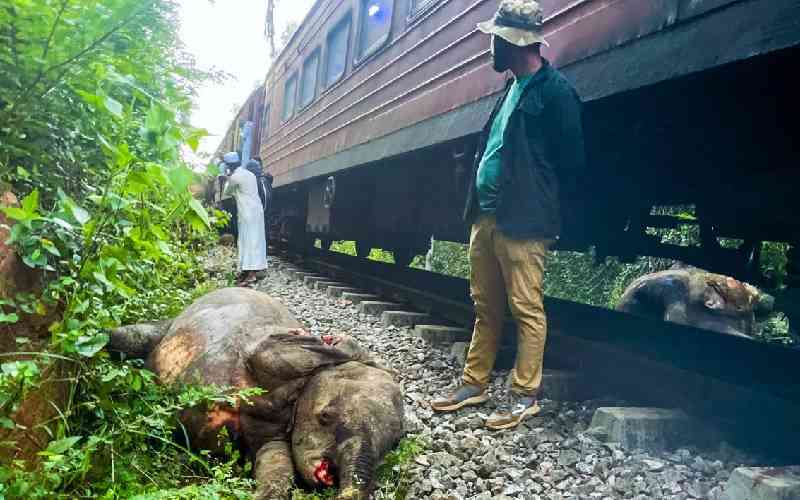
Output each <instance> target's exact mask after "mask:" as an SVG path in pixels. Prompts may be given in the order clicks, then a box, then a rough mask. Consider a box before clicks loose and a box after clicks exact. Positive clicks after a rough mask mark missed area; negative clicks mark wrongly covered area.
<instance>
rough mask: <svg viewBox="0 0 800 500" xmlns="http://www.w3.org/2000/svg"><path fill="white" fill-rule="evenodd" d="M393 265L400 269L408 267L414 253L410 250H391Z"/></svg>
mask: <svg viewBox="0 0 800 500" xmlns="http://www.w3.org/2000/svg"><path fill="white" fill-rule="evenodd" d="M392 255H393V256H394V263H395V264H397V265H398V266H400V267H408V265H409V264H411V261H412V260H414V251H413V250H412V249H410V248H396V249H393V250H392Z"/></svg>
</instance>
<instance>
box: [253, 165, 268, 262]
mask: <svg viewBox="0 0 800 500" xmlns="http://www.w3.org/2000/svg"><path fill="white" fill-rule="evenodd" d="M247 170H249V171H250V172H252V173H253V175H255V176H256V179H257V180H258V197H259V198H261V206H262V207H264V231H265V234H266V236H267V243H269V210H270V206H271V204H272V175H271V174H269V173H267V174H265V173H264V168H263V166H262V164H261V158H259V157H257V156H256V157H254V158H253V159H252V160H250V161H249V162H248V163H247ZM267 248H268V249H269V244H268V245H267Z"/></svg>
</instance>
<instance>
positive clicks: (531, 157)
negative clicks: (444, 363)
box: [431, 0, 585, 430]
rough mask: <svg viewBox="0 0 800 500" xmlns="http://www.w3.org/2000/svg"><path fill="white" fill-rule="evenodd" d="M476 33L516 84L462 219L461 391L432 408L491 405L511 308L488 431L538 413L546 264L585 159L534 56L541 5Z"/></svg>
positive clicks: (570, 108) (576, 110) (577, 109)
mask: <svg viewBox="0 0 800 500" xmlns="http://www.w3.org/2000/svg"><path fill="white" fill-rule="evenodd" d="M478 28H479V29H480V30H481V31H482V32H484V33H487V34H489V35H491V37H492V38H491V47H492V58H493V65H494V69H495V70H496V71H498V72H506V71H510V72H511V73H512V74H513V77H514V78H513V79H511V80H509V82H508V85H507V87H506V92H505V96H504V97H503V98H502V99H501V100H500V101H498V103H497V105H496V106H495V109H494V112H493V113H492V116H491V118H490V119H489V122H488V123H487V124H486V127H484V129H483V134H482V135H481V138H480V142H479V148H478V154H477V155H476V158H475V159H476V161H475V166H474V170H473V175H472V181H471V188H470V191H469V195H468V197H467V206H466V210H465V214H464V219H465V221H466V222H468V223H470V224H472V231H471V234H470V249H469V256H470V264H471V267H472V274H471V276H470V289H471V295H472V299H473V301H474V302H475V314H476V319H475V329H474V332H473V335H472V343H471V345H470V347H469V354H468V355H467V361H466V366H465V367H464V373H463V377H462V383H461V384H460V386H459V387H458V388H457V389H456V390H455V391H454V392H453V393H452V394H450V395H448V396H447V397H444V398H442V399H438V400H435V401H433V402H432V403H431V406H432V407H433V409H434V410H436V411H455V410H458V409H459V408H462V407H464V406H467V405H476V404H480V403H483V402H485V401H487V400H488V399H489V395H488V393H487V386H488V385H489V377H490V373H491V371H492V368H493V367H494V363H495V358H496V356H497V349H498V343H499V340H500V337H501V334H502V330H503V317H504V315H505V309H506V303H507V304H508V305H509V307H510V309H511V313H512V315H513V316H514V319H515V320H516V323H517V332H518V336H517V359H516V364H515V366H514V370H513V372H512V381H513V383H512V387H511V390H510V391H509V393H508V394H507V397H506V398H505V401H504V402H503V404H501V405H500V406H499V408H498V410H497V411H496V412H494V413H493V414H492V415H491V416H490V417H489V419H488V420H487V421H486V426H487V427H488V428H490V429H495V430H496V429H506V428H511V427H515V426H517V425H518V424H519V423H520V422H521V421H522V420H524V419H525V418H527V417H530V416H532V415H536V414H537V413H538V412H539V410H540V408H539V406H538V404H537V394H538V391H539V387H540V385H541V383H542V358H543V354H544V345H545V338H546V334H547V322H546V318H545V314H544V306H543V292H542V278H543V274H544V261H545V254H546V253H547V250H548V248H549V247H550V245H551V244H552V243H553V242H554V240H556V239H558V237H559V235H560V233H561V200H562V199H575V197H576V195H577V194H578V193H577V190H576V185H577V182H576V180H577V178H578V176H580V175H581V174H582V170H583V168H584V166H585V157H584V154H585V153H584V145H583V130H582V126H581V102H580V99H579V97H578V95H577V93H576V92H575V90H574V89H573V87H572V86H571V85H570V83H569V82H568V81H567V79H566V78H565V77H564V75H562V74H561V73H560V72H558V71H557V70H556V69H555V68H553V67H552V66H551V65H550V63H549V62H548V61H547V60H546V59H544V58H543V57H542V56H541V54H540V48H541V45H542V44H545V45H546V44H547V42H546V41H545V39H544V36H543V32H542V11H541V7H540V6H539V4H538V2H536V1H534V0H503V1H502V2H501V4H500V8H499V9H498V11H497V14H496V15H495V17H494V19H492V20H490V21H487V22H484V23H481V24H479V25H478Z"/></svg>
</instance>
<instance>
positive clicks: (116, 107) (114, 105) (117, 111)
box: [103, 96, 122, 118]
mask: <svg viewBox="0 0 800 500" xmlns="http://www.w3.org/2000/svg"><path fill="white" fill-rule="evenodd" d="M103 105H104V106H105V108H106V109H107V110H108V111H109V113H111V114H112V115H114V116H116V117H117V118H122V104H120V103H119V101H117V100H116V99H114V98H113V97H108V96H106V98H105V99H104V100H103Z"/></svg>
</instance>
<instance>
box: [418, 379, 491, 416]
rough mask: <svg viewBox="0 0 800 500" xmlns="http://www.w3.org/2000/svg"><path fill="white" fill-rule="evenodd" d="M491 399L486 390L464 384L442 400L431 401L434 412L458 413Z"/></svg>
mask: <svg viewBox="0 0 800 500" xmlns="http://www.w3.org/2000/svg"><path fill="white" fill-rule="evenodd" d="M488 399H489V393H488V392H486V389H481V388H480V387H478V386H476V385H469V384H462V385H460V386H459V387H458V389H456V391H455V392H454V393H453V394H451V395H450V396H447V397H446V398H442V399H434V400H433V401H431V408H433V410H434V411H456V410H459V409H461V408H463V407H465V406H469V405H479V404H481V403H485V402H486V401H487V400H488Z"/></svg>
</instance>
